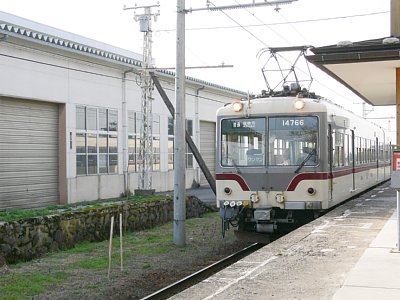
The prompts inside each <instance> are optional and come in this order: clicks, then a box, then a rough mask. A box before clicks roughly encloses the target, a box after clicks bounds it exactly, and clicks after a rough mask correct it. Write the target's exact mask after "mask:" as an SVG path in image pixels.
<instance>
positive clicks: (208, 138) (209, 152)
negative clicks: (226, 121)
mask: <svg viewBox="0 0 400 300" xmlns="http://www.w3.org/2000/svg"><path fill="white" fill-rule="evenodd" d="M215 149H216V145H215V123H213V122H204V121H200V153H201V155H202V157H203V159H204V162H205V163H206V165H207V167H208V169H209V170H210V172H211V174H212V175H213V176H214V178H215ZM200 184H208V182H207V180H206V178H205V177H204V175H203V172H201V177H200Z"/></svg>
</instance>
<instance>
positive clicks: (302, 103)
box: [293, 97, 306, 110]
mask: <svg viewBox="0 0 400 300" xmlns="http://www.w3.org/2000/svg"><path fill="white" fill-rule="evenodd" d="M305 105H306V102H305V101H304V100H303V99H302V98H297V97H296V99H295V100H294V102H293V106H294V108H295V109H296V110H302V109H303V108H304V106H305Z"/></svg>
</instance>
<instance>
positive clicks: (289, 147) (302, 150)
mask: <svg viewBox="0 0 400 300" xmlns="http://www.w3.org/2000/svg"><path fill="white" fill-rule="evenodd" d="M317 141H318V118H317V117H311V116H307V117H298V116H285V117H270V118H269V119H268V144H269V151H268V153H269V157H268V160H269V165H275V166H277V165H287V166H300V165H301V166H302V165H306V166H307V165H316V164H317V163H318V162H317V153H318V151H317Z"/></svg>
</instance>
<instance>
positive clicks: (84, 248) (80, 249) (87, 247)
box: [64, 242, 98, 254]
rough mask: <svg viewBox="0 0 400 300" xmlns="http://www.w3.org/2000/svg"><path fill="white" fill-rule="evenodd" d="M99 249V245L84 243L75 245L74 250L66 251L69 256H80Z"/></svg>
mask: <svg viewBox="0 0 400 300" xmlns="http://www.w3.org/2000/svg"><path fill="white" fill-rule="evenodd" d="M96 248H98V243H93V242H82V243H81V244H77V245H75V247H74V248H71V249H68V250H65V251H64V252H65V253H68V254H78V253H90V252H93V251H94V250H96Z"/></svg>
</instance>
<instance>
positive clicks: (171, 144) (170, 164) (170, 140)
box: [168, 118, 174, 170]
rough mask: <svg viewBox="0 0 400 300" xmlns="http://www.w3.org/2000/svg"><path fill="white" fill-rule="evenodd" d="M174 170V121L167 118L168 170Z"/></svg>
mask: <svg viewBox="0 0 400 300" xmlns="http://www.w3.org/2000/svg"><path fill="white" fill-rule="evenodd" d="M173 169H174V119H172V118H168V170H173Z"/></svg>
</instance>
